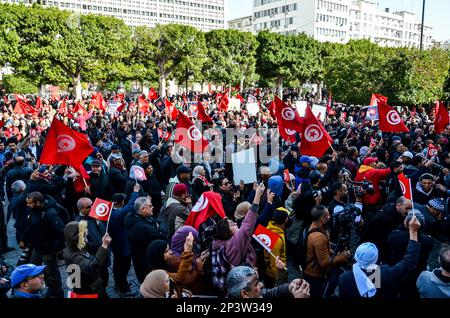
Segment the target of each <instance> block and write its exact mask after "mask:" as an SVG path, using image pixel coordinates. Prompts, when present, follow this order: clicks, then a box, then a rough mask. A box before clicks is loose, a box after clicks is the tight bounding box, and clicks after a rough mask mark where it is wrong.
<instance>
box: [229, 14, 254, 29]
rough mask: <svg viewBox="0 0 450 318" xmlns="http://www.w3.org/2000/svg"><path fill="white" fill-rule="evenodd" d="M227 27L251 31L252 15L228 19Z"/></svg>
mask: <svg viewBox="0 0 450 318" xmlns="http://www.w3.org/2000/svg"><path fill="white" fill-rule="evenodd" d="M228 29H233V30H239V31H242V32H252V33H254V31H255V30H254V29H253V16H252V15H250V16H247V17H242V18H238V19H234V20H230V21H228Z"/></svg>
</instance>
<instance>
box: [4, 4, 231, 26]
mask: <svg viewBox="0 0 450 318" xmlns="http://www.w3.org/2000/svg"><path fill="white" fill-rule="evenodd" d="M0 2H4V3H5V2H6V3H24V4H32V3H34V2H37V3H39V4H42V5H44V6H49V7H58V8H60V9H62V10H71V11H74V12H77V13H81V14H88V13H94V14H102V15H107V16H113V17H116V18H119V19H122V20H124V21H125V23H126V24H127V25H130V26H140V25H147V26H149V27H154V26H156V25H157V24H169V23H178V24H185V25H191V26H193V27H196V28H197V29H199V30H202V31H210V30H214V29H224V28H225V27H226V24H225V0H0Z"/></svg>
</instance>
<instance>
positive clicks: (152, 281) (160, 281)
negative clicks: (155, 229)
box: [140, 233, 194, 298]
mask: <svg viewBox="0 0 450 318" xmlns="http://www.w3.org/2000/svg"><path fill="white" fill-rule="evenodd" d="M193 243H194V236H193V235H192V234H191V233H189V234H188V236H187V237H186V240H185V243H184V252H183V256H184V255H185V254H186V255H189V256H191V257H182V258H181V263H180V267H179V269H178V271H177V272H176V273H169V272H168V271H167V270H164V269H161V268H159V269H158V267H164V266H165V264H164V263H165V259H166V257H167V253H168V246H167V243H166V242H165V241H159V243H157V244H154V245H153V246H152V244H150V246H149V250H150V251H149V250H148V251H147V257H150V258H151V259H149V260H147V261H148V262H149V264H150V263H153V264H152V265H151V266H152V268H153V269H154V270H152V271H150V273H149V274H148V275H147V276H146V277H145V279H144V282H143V283H142V285H141V287H140V292H141V295H142V296H143V297H144V298H181V297H190V296H192V293H191V292H190V291H188V290H183V289H182V287H181V286H182V285H183V282H184V281H185V276H186V274H185V273H186V272H189V271H190V270H191V269H192V255H193V252H192V248H193ZM164 245H165V246H164ZM163 247H165V249H164V251H165V252H163V249H162V248H163ZM153 252H155V253H156V254H153ZM153 258H156V259H157V261H154V260H153Z"/></svg>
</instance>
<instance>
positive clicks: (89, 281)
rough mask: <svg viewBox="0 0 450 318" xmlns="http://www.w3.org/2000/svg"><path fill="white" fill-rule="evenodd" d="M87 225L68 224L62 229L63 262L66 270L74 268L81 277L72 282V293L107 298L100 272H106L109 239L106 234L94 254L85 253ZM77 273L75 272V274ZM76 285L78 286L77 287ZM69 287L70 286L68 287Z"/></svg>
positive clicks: (85, 223)
mask: <svg viewBox="0 0 450 318" xmlns="http://www.w3.org/2000/svg"><path fill="white" fill-rule="evenodd" d="M88 232H89V230H88V224H87V222H86V221H80V222H76V221H74V222H70V223H69V224H67V225H66V227H65V228H64V237H65V239H66V248H65V249H64V254H63V255H64V261H65V263H66V266H67V268H68V270H69V269H70V268H74V267H73V266H74V265H75V266H77V267H75V268H76V269H77V270H79V272H78V273H79V274H80V275H81V276H80V278H79V280H77V279H75V280H74V281H72V284H73V288H72V289H73V292H74V293H75V294H79V295H93V294H96V295H97V296H98V298H108V295H107V293H106V289H105V283H104V282H103V280H102V275H101V274H100V273H101V272H104V271H105V270H108V267H107V260H108V248H109V245H110V244H111V241H112V239H111V237H110V236H109V234H108V233H106V234H105V235H104V236H103V237H102V243H101V245H100V247H99V248H98V249H97V251H96V252H95V256H94V254H90V253H89V252H88V251H87V243H88V238H87V237H88V234H89V233H88ZM76 272H77V271H76V270H75V273H76ZM77 283H78V284H79V285H77ZM69 287H71V286H69Z"/></svg>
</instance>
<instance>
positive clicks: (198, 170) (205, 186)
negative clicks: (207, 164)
mask: <svg viewBox="0 0 450 318" xmlns="http://www.w3.org/2000/svg"><path fill="white" fill-rule="evenodd" d="M192 177H193V179H192V191H193V195H194V202H195V201H197V200H198V198H200V196H201V195H202V194H203V192H207V191H211V190H212V186H213V185H212V184H211V183H210V182H209V181H208V179H206V169H205V168H204V167H203V166H196V167H195V168H194V170H193V171H192Z"/></svg>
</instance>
